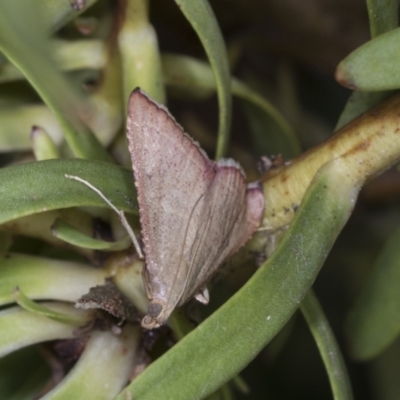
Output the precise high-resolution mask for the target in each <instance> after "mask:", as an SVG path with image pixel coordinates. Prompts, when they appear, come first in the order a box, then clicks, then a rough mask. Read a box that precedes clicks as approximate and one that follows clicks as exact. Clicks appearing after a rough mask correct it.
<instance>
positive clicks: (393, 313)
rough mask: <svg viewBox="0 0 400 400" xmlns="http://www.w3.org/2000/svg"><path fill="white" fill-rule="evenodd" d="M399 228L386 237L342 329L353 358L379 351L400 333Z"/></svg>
mask: <svg viewBox="0 0 400 400" xmlns="http://www.w3.org/2000/svg"><path fill="white" fill-rule="evenodd" d="M399 243H400V228H398V229H397V230H396V231H395V232H394V233H393V234H392V235H391V236H390V237H389V239H388V240H387V242H386V244H385V247H384V248H383V250H382V252H381V254H380V255H379V257H378V259H377V260H376V262H375V265H374V268H373V271H372V273H371V275H370V277H369V279H368V281H367V283H366V285H365V287H364V289H363V290H362V292H361V293H360V295H359V297H358V298H357V301H356V304H355V305H354V307H353V308H352V310H351V311H350V313H349V316H348V320H347V327H346V332H347V336H348V340H349V345H350V351H351V353H352V355H353V357H354V358H356V359H358V360H367V359H370V358H372V357H375V356H377V355H379V354H380V353H381V352H382V351H384V350H385V349H386V348H387V347H388V346H389V345H390V344H392V343H393V342H394V341H395V340H396V338H398V337H399V335H400V319H399V310H400V290H399V287H400V246H399Z"/></svg>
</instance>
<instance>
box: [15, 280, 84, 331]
mask: <svg viewBox="0 0 400 400" xmlns="http://www.w3.org/2000/svg"><path fill="white" fill-rule="evenodd" d="M13 292H14V299H15V302H16V303H17V304H18V305H19V306H20V307H21V308H23V309H24V310H26V311H30V312H31V313H34V314H37V315H43V316H44V317H47V318H50V319H54V321H58V322H64V323H66V324H73V325H78V326H79V325H84V324H85V323H87V322H88V321H89V318H88V317H87V316H85V315H83V314H79V313H74V314H66V313H63V312H59V311H55V310H52V309H50V308H48V307H45V306H44V305H42V304H39V303H36V302H34V301H32V300H31V299H29V298H28V297H26V296H25V295H24V293H23V292H21V290H20V289H19V288H18V287H16V288H15V289H14V291H13Z"/></svg>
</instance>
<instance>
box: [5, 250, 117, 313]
mask: <svg viewBox="0 0 400 400" xmlns="http://www.w3.org/2000/svg"><path fill="white" fill-rule="evenodd" d="M0 266H1V267H0V305H3V304H8V303H12V302H13V301H14V297H13V290H14V288H15V287H16V286H18V287H20V288H21V290H23V291H24V293H25V294H26V295H27V296H28V297H29V298H31V299H55V300H63V301H71V302H73V301H76V300H77V299H79V297H81V296H82V295H84V294H85V293H87V292H88V291H89V289H90V288H91V287H93V286H96V285H102V284H104V281H105V279H106V277H107V276H108V275H109V273H107V271H106V270H104V269H98V268H97V269H96V268H93V267H90V266H89V265H86V264H80V263H76V262H67V261H57V260H52V259H48V258H43V257H34V256H25V255H19V254H13V253H11V254H6V255H2V256H1V257H0Z"/></svg>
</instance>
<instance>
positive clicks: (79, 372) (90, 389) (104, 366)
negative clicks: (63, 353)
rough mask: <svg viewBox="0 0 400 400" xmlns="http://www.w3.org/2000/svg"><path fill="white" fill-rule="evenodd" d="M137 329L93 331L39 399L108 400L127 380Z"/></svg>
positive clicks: (131, 327) (132, 363)
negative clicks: (59, 378) (63, 375)
mask: <svg viewBox="0 0 400 400" xmlns="http://www.w3.org/2000/svg"><path fill="white" fill-rule="evenodd" d="M138 342H139V329H138V327H133V326H132V325H126V326H125V327H124V329H123V331H122V333H121V334H119V335H115V334H114V333H112V332H95V333H93V334H92V335H91V338H90V340H89V342H88V343H87V345H86V347H85V350H84V352H83V353H82V355H81V356H80V358H79V361H78V362H77V363H76V364H75V366H74V367H73V368H72V370H71V371H70V372H69V374H68V375H67V376H66V378H64V379H63V380H62V381H61V382H60V383H59V384H58V385H57V386H56V387H55V388H54V389H53V390H51V391H50V392H49V393H47V394H46V395H45V396H44V397H41V399H42V400H71V399H96V400H112V399H114V397H115V396H116V395H117V394H118V393H119V392H120V390H121V389H122V388H123V387H124V385H125V384H126V383H127V382H128V379H129V377H130V375H131V370H132V368H133V366H134V365H135V361H136V349H137V345H138Z"/></svg>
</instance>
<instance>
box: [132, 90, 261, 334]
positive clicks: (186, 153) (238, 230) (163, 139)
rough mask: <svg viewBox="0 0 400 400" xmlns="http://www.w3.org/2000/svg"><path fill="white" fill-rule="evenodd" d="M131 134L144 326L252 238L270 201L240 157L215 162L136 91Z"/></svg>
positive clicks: (197, 287) (193, 289)
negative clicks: (146, 306) (144, 299)
mask: <svg viewBox="0 0 400 400" xmlns="http://www.w3.org/2000/svg"><path fill="white" fill-rule="evenodd" d="M127 136H128V141H129V151H130V154H131V159H132V167H133V172H134V177H135V185H136V188H137V194H138V203H139V213H140V222H141V227H142V238H143V245H144V253H145V256H146V266H145V271H144V283H145V286H146V290H147V293H148V296H149V300H150V304H149V309H148V313H147V316H146V317H145V318H144V319H143V321H142V325H143V326H144V327H146V328H149V329H151V328H155V327H158V326H160V325H161V324H162V323H163V322H165V321H166V320H167V319H168V317H169V315H170V314H171V312H172V311H173V309H174V308H175V307H176V306H177V305H180V304H183V303H184V302H185V301H187V300H188V299H190V298H191V297H193V296H194V295H196V294H197V293H198V292H199V290H201V288H202V287H203V286H204V284H205V283H206V282H207V281H208V280H209V279H210V277H211V276H212V275H213V274H214V272H215V271H216V269H217V267H218V266H219V265H220V264H221V263H222V262H223V261H224V260H225V259H226V258H227V257H228V256H229V255H231V254H232V253H233V252H235V251H236V250H237V249H238V248H239V247H241V246H242V245H243V244H244V243H245V242H246V241H247V240H248V239H249V238H250V236H251V234H252V233H253V232H254V231H255V229H256V228H257V227H258V225H259V223H260V221H261V217H262V212H263V207H264V203H263V196H262V192H261V190H260V189H259V188H258V187H257V186H252V187H249V188H248V187H247V186H246V182H245V178H244V175H243V172H242V171H241V169H240V167H239V166H238V165H237V164H236V163H235V162H233V161H232V160H225V161H220V162H218V163H215V162H213V161H211V160H209V159H208V157H207V155H206V154H205V153H204V152H203V151H202V150H201V149H200V147H199V146H198V145H197V144H196V143H195V142H193V140H192V139H191V138H190V137H189V136H187V135H186V134H185V133H184V131H183V129H182V127H181V126H180V125H178V124H177V123H176V121H175V119H174V118H173V117H172V116H171V115H170V114H169V113H168V111H167V109H166V108H164V107H163V106H160V105H158V104H156V103H155V102H153V101H152V100H151V99H149V98H148V97H147V96H146V95H145V94H144V93H143V92H141V91H140V90H138V89H135V90H134V91H133V92H132V94H131V97H130V99H129V104H128V121H127Z"/></svg>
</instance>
